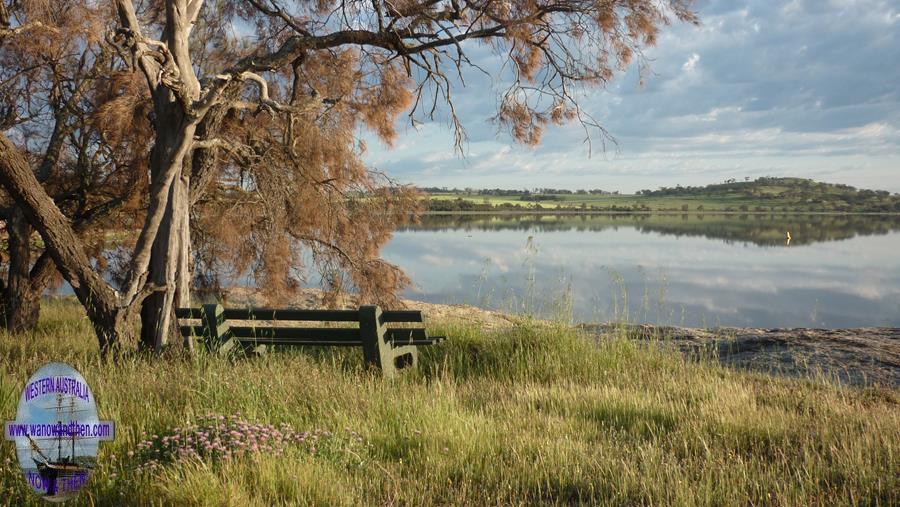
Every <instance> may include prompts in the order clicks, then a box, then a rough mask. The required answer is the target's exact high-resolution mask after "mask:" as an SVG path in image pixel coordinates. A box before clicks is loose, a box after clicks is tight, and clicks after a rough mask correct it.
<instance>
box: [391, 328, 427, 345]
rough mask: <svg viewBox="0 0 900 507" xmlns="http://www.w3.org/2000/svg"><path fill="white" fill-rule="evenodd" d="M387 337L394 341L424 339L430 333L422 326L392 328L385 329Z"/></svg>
mask: <svg viewBox="0 0 900 507" xmlns="http://www.w3.org/2000/svg"><path fill="white" fill-rule="evenodd" d="M384 335H385V338H386V339H387V340H388V341H392V342H407V341H409V340H410V339H412V340H424V339H426V338H428V333H426V332H425V330H424V329H422V328H413V329H410V328H391V329H385V330H384Z"/></svg>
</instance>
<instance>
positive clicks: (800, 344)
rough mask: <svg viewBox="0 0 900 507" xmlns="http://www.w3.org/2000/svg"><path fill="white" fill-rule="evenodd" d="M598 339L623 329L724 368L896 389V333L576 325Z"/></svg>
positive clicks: (899, 368)
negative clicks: (822, 377) (821, 376)
mask: <svg viewBox="0 0 900 507" xmlns="http://www.w3.org/2000/svg"><path fill="white" fill-rule="evenodd" d="M579 327H581V328H582V329H584V330H586V331H589V332H591V333H594V334H596V335H598V336H609V335H611V334H613V333H615V331H617V330H622V329H624V330H625V331H626V334H627V336H629V337H631V338H635V339H639V340H646V341H653V342H654V343H658V344H660V345H661V346H666V347H671V348H674V349H677V350H679V351H681V352H683V353H685V354H687V355H689V356H691V357H697V356H698V355H707V356H708V355H712V356H713V357H714V358H716V359H717V360H719V361H720V362H722V363H723V364H726V365H729V366H734V367H738V368H745V369H750V370H756V371H763V372H766V373H777V374H782V375H789V376H795V377H809V376H814V375H818V374H824V375H825V376H826V377H830V378H834V379H836V380H838V381H840V382H842V383H845V384H850V385H857V386H869V385H881V386H884V387H890V388H898V387H900V329H898V328H877V327H867V328H854V329H808V328H795V329H762V328H713V329H697V328H684V327H675V326H651V325H627V326H621V325H612V324H599V325H598V324H581V325H579Z"/></svg>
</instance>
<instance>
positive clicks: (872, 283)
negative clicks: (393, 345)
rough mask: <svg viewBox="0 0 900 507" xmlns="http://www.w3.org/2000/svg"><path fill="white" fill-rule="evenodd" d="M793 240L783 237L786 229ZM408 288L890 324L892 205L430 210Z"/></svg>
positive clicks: (896, 302)
mask: <svg viewBox="0 0 900 507" xmlns="http://www.w3.org/2000/svg"><path fill="white" fill-rule="evenodd" d="M788 231H789V232H790V234H791V236H792V238H791V241H790V242H788V241H787V232H788ZM383 256H384V258H386V259H387V260H389V261H390V262H393V263H394V264H397V265H398V266H400V267H401V268H402V269H403V270H404V271H406V273H407V274H408V275H409V276H410V277H411V278H412V280H413V282H414V284H415V285H414V287H411V288H409V289H408V290H407V291H406V293H405V297H407V298H410V299H419V300H423V301H428V302H433V303H445V304H446V303H466V304H471V305H476V306H481V307H484V308H490V309H498V310H503V311H512V312H518V313H530V314H533V315H536V316H539V317H545V318H551V317H552V318H561V319H563V320H572V321H575V322H606V321H612V320H628V321H631V322H642V323H643V322H646V323H652V324H671V325H684V326H691V327H695V326H720V325H721V326H741V327H823V328H840V327H865V326H889V327H900V216H876V215H786V216H785V215H767V214H766V215H756V214H747V215H696V214H684V215H679V214H674V215H660V214H655V215H558V216H533V215H532V216H516V215H429V216H425V217H423V219H422V222H421V224H417V225H415V226H411V227H406V228H403V229H401V230H398V231H396V232H395V234H394V237H393V239H392V240H391V241H390V243H389V244H388V245H387V246H386V247H385V248H384V250H383Z"/></svg>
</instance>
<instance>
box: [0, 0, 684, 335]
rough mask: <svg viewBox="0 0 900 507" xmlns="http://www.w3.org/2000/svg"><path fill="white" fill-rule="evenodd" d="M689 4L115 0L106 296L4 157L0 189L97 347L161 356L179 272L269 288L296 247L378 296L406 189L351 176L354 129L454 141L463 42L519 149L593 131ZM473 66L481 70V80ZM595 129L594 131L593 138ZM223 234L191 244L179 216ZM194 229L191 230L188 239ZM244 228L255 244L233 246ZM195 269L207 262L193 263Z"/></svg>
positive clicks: (277, 284)
mask: <svg viewBox="0 0 900 507" xmlns="http://www.w3.org/2000/svg"><path fill="white" fill-rule="evenodd" d="M690 3H691V0H472V1H469V0H374V1H355V0H317V1H315V2H296V1H291V2H289V1H281V0H242V1H237V0H218V1H203V0H166V1H157V2H145V3H142V2H138V3H135V2H133V1H132V0H116V1H115V21H114V22H113V23H110V28H109V30H110V33H109V36H108V41H109V43H110V44H111V45H113V46H114V47H115V48H116V50H117V51H118V53H119V55H120V58H121V60H122V61H123V62H125V64H127V65H128V66H129V68H131V69H133V71H134V72H136V73H138V74H139V75H140V76H141V78H142V81H143V83H144V86H145V89H146V93H147V94H148V95H149V97H150V98H149V102H150V104H151V112H150V119H151V128H152V130H153V146H152V149H151V150H150V153H149V172H150V181H149V192H148V195H147V202H146V214H145V215H144V216H145V218H144V222H143V225H142V227H141V229H140V234H139V236H138V238H137V240H136V243H135V249H134V254H133V255H132V256H131V258H130V264H129V270H128V273H127V276H125V277H124V279H123V280H124V282H123V285H122V286H121V287H120V289H119V290H115V289H113V288H112V287H111V286H109V284H107V283H105V282H104V281H103V280H102V279H101V278H100V277H99V276H98V275H97V273H96V271H95V270H94V269H93V268H92V266H91V265H90V262H89V261H88V259H87V256H86V255H85V254H84V251H83V250H84V249H83V247H82V244H81V242H80V241H79V239H78V238H77V237H76V236H75V235H74V234H73V232H72V230H71V227H70V225H69V224H68V223H66V222H65V220H63V219H62V215H61V213H59V212H58V209H57V207H56V206H55V205H54V203H53V202H52V200H51V199H50V198H49V197H48V195H47V194H46V192H45V191H44V189H43V188H42V187H41V185H40V184H39V182H38V181H37V179H36V178H35V177H34V174H33V173H32V171H26V170H25V169H24V168H23V167H21V164H16V163H15V160H14V159H15V157H14V156H8V155H10V153H9V149H7V148H6V147H3V150H4V152H3V156H0V182H2V183H3V184H4V185H5V186H6V188H7V190H8V191H9V193H10V194H11V195H12V197H13V198H14V199H15V200H16V202H18V203H20V204H21V205H22V206H23V208H24V209H25V210H26V215H27V216H28V217H29V220H30V221H31V222H32V223H33V224H34V225H35V227H36V229H37V230H38V231H39V232H40V233H41V235H42V236H43V238H44V240H45V242H46V244H47V245H48V249H49V251H50V253H51V255H52V256H53V259H54V260H55V261H56V264H57V266H58V268H59V269H60V271H61V272H62V274H63V275H64V276H65V278H66V279H67V280H69V281H70V283H72V285H73V287H75V288H76V293H77V294H79V298H81V300H82V302H83V303H85V304H86V306H88V307H89V308H88V314H89V316H91V318H92V320H93V321H94V322H95V328H96V329H97V331H98V334H99V335H100V339H101V343H102V344H107V343H112V342H116V341H118V340H121V339H122V338H127V334H128V323H129V321H130V319H131V318H132V317H131V315H132V314H133V311H132V309H133V308H134V307H135V306H136V305H142V307H141V319H142V324H143V326H142V333H141V341H142V342H143V343H144V344H146V345H148V346H154V347H157V348H158V347H160V346H161V344H163V343H164V342H165V340H166V337H167V334H169V333H170V332H171V329H172V322H173V318H172V308H173V306H177V305H184V304H187V303H188V301H189V297H190V289H191V284H192V276H191V269H192V267H194V266H197V265H199V264H203V263H204V262H207V261H210V260H211V261H212V262H213V263H215V260H216V259H219V258H233V259H239V260H242V261H243V262H244V263H245V264H246V266H247V267H249V268H251V269H253V270H254V272H255V273H257V274H258V275H259V276H260V277H261V279H262V281H263V282H264V285H266V286H268V287H271V288H273V290H275V291H280V290H281V289H282V288H289V286H290V285H291V284H292V283H293V280H295V277H293V276H292V270H293V269H294V268H295V265H296V262H297V261H298V260H299V258H300V256H301V255H302V248H301V247H306V248H307V249H309V250H310V251H312V253H313V257H314V259H315V260H316V261H317V263H318V264H319V265H321V266H324V268H325V269H324V274H325V277H326V281H328V282H329V283H330V284H332V286H340V285H342V284H345V283H349V284H352V285H354V286H356V287H357V288H358V289H359V290H360V291H361V292H362V293H363V296H364V297H372V296H374V295H377V294H384V293H391V292H393V291H394V290H396V289H397V288H398V287H400V286H401V285H402V284H403V283H405V281H406V280H405V278H404V276H403V275H402V273H401V272H400V271H399V270H397V269H396V268H394V267H393V266H390V265H388V264H386V263H385V262H384V261H381V260H380V259H379V258H378V249H379V247H380V245H381V244H383V242H384V241H385V240H386V238H387V235H388V234H389V231H390V228H391V227H392V226H393V225H394V224H395V223H397V222H398V221H401V220H402V219H403V217H404V216H405V214H404V213H403V211H404V209H407V208H408V207H410V206H411V205H412V204H413V202H414V196H412V195H411V194H410V192H408V191H406V190H405V189H402V188H397V187H395V186H393V185H391V184H390V182H385V181H384V180H383V179H381V178H379V177H378V175H377V174H375V173H373V172H372V171H369V170H367V169H366V167H365V166H364V165H363V163H362V162H361V152H362V150H363V149H364V148H363V147H362V146H361V143H360V139H359V132H360V131H361V130H363V129H367V130H369V131H371V132H374V134H376V135H377V136H379V137H380V138H382V139H383V140H385V141H387V142H388V143H390V141H391V140H392V139H393V138H394V136H395V131H394V128H395V127H394V126H395V124H396V120H397V118H398V116H399V115H400V114H401V113H403V112H407V111H408V112H409V115H410V118H411V119H412V121H416V120H417V119H422V117H423V116H425V117H431V118H433V117H434V115H435V112H436V111H447V112H448V115H449V117H450V119H451V122H452V124H453V125H454V129H455V132H456V142H457V143H458V144H460V143H462V142H463V135H464V134H463V132H462V130H461V128H460V123H459V121H458V119H457V117H456V109H455V106H454V103H453V100H452V97H453V93H452V92H453V90H454V89H455V88H457V87H458V86H462V84H463V81H464V80H463V78H464V72H465V70H466V69H467V68H470V67H471V68H479V69H480V67H479V66H478V65H477V63H474V62H473V61H472V60H470V59H469V56H468V52H470V51H471V50H472V48H474V47H475V45H478V44H481V45H486V46H487V47H489V48H491V49H492V50H493V51H495V53H496V55H497V56H498V58H495V59H493V60H491V61H492V62H493V63H492V65H497V66H498V68H496V69H491V70H492V71H495V72H497V71H499V67H500V66H502V67H504V68H506V69H509V71H510V72H511V73H512V78H511V79H510V80H508V82H507V83H506V85H504V86H505V89H503V90H500V93H499V95H498V96H499V97H500V99H499V100H498V104H497V106H498V107H497V114H496V120H497V121H498V122H499V123H500V124H501V125H505V126H506V127H508V129H509V132H510V133H511V135H512V136H513V137H514V138H515V139H517V140H518V141H521V142H523V143H528V144H535V143H537V142H539V140H540V137H541V134H542V132H543V130H544V128H546V127H547V126H548V125H550V124H554V123H555V124H561V123H564V122H567V121H573V120H574V121H580V122H582V123H583V124H584V125H585V126H586V127H595V128H598V129H600V126H599V125H598V124H597V123H596V122H594V121H593V120H592V119H591V118H590V117H589V116H588V115H586V114H585V113H584V111H583V110H582V109H581V108H580V107H579V104H578V90H579V88H581V87H590V86H602V85H604V84H605V83H607V82H609V81H610V80H611V79H612V78H613V76H614V73H615V71H616V70H617V69H622V68H624V67H626V66H627V65H629V64H630V63H631V61H632V60H634V59H635V58H637V59H640V57H641V49H642V48H643V47H645V46H647V45H651V44H654V43H655V42H656V39H657V37H658V34H659V32H660V30H661V29H662V28H663V27H664V26H665V25H667V24H668V23H670V22H671V21H673V20H680V21H687V22H695V21H696V19H695V16H694V14H693V12H692V11H691V10H690ZM481 70H484V69H481ZM600 132H601V135H602V129H600ZM196 222H200V223H203V224H204V226H203V230H204V231H206V232H209V231H211V230H212V231H214V232H215V229H216V228H218V232H219V234H214V236H216V237H217V240H216V241H208V242H205V243H203V244H202V245H200V244H198V248H197V249H196V250H195V251H194V252H193V254H192V250H191V231H192V223H194V224H195V225H196ZM194 232H195V233H196V232H198V229H197V228H196V227H194ZM245 235H252V237H251V238H250V239H249V240H243V237H244V236H245ZM207 267H209V263H207Z"/></svg>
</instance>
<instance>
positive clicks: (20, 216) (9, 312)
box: [4, 207, 43, 333]
mask: <svg viewBox="0 0 900 507" xmlns="http://www.w3.org/2000/svg"><path fill="white" fill-rule="evenodd" d="M7 231H8V233H9V278H8V279H7V284H6V290H7V293H6V308H4V310H5V311H4V317H5V320H6V329H7V330H9V331H11V332H14V333H17V332H21V331H26V330H29V329H33V328H34V326H36V325H37V321H38V316H39V315H40V308H41V306H40V303H41V293H42V292H43V288H40V290H37V291H36V290H32V285H31V278H30V272H31V233H32V232H33V229H32V228H31V224H29V223H28V220H26V219H25V214H24V213H23V212H22V210H21V209H20V208H18V207H14V208H13V210H12V213H11V215H10V217H9V221H8V222H7Z"/></svg>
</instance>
